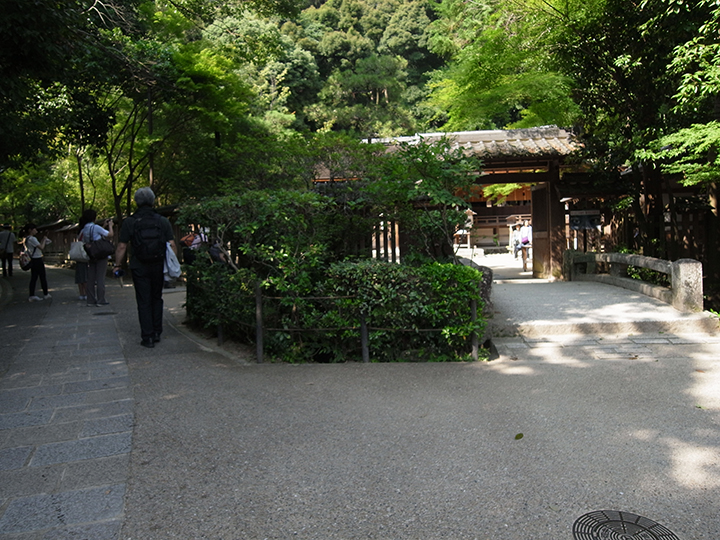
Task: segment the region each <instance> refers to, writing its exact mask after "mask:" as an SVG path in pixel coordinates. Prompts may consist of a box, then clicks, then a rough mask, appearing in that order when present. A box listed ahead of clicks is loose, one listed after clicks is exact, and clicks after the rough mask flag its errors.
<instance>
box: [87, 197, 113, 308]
mask: <svg viewBox="0 0 720 540" xmlns="http://www.w3.org/2000/svg"><path fill="white" fill-rule="evenodd" d="M96 219H97V212H96V211H95V210H92V209H90V208H88V209H87V210H85V211H84V212H83V215H82V216H81V217H80V227H81V231H82V232H81V234H82V239H83V240H82V241H83V242H85V243H90V242H94V241H95V240H100V239H101V238H109V237H111V236H113V222H112V220H111V219H108V220H106V221H105V223H104V225H105V226H104V227H101V226H100V225H97V224H96V223H95V220H96ZM107 263H108V261H107V256H105V257H103V258H101V259H90V261H89V262H88V263H87V265H88V266H87V281H86V283H85V296H86V297H87V305H88V306H106V305H108V304H109V303H110V302H108V301H107V300H106V298H105V274H107Z"/></svg>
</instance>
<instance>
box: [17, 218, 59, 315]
mask: <svg viewBox="0 0 720 540" xmlns="http://www.w3.org/2000/svg"><path fill="white" fill-rule="evenodd" d="M37 232H38V231H37V226H36V225H35V224H34V223H28V224H27V225H25V240H24V241H23V243H24V244H25V249H26V250H27V252H28V253H30V259H31V261H30V297H29V298H28V300H29V301H30V302H39V301H40V300H46V299H48V298H52V297H51V296H50V293H49V292H48V284H47V275H46V274H45V261H44V260H43V252H42V250H43V249H45V246H46V245H48V244H49V243H50V240H48V237H47V236H46V237H44V238H43V239H42V241H40V240H38V239H37V238H36V237H35V235H36V234H37ZM38 278H39V279H40V286H41V287H42V290H43V298H40V297H39V296H36V295H35V285H36V284H37V280H38Z"/></svg>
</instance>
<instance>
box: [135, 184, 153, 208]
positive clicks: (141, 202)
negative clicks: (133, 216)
mask: <svg viewBox="0 0 720 540" xmlns="http://www.w3.org/2000/svg"><path fill="white" fill-rule="evenodd" d="M135 202H136V203H137V205H138V206H152V205H153V204H155V194H154V193H153V190H152V189H150V188H149V187H141V188H140V189H138V190H137V191H136V192H135Z"/></svg>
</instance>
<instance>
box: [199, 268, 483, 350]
mask: <svg viewBox="0 0 720 540" xmlns="http://www.w3.org/2000/svg"><path fill="white" fill-rule="evenodd" d="M206 260H207V258H202V257H201V258H200V262H199V264H196V265H193V266H192V267H190V268H189V270H188V280H189V284H188V302H187V309H188V316H189V317H190V319H191V320H193V321H194V322H196V323H199V324H201V325H202V326H204V327H206V328H212V327H214V326H216V325H217V324H223V328H224V330H225V333H226V334H228V335H232V336H234V337H236V338H238V339H241V340H243V341H246V342H252V341H254V335H255V334H254V325H255V301H254V297H253V289H254V283H255V281H256V280H257V279H258V278H257V276H256V275H253V274H252V273H251V272H247V271H241V272H235V273H231V272H228V271H227V267H224V266H223V265H220V264H210V263H208V262H206ZM481 278H482V275H481V273H480V272H478V271H477V270H474V269H472V268H468V267H464V266H458V265H453V264H439V263H432V264H428V265H425V266H421V267H407V266H403V265H398V264H392V263H385V262H380V261H375V260H366V261H360V262H342V263H337V264H334V265H332V266H331V267H330V268H328V270H327V273H326V275H325V277H324V279H323V280H322V281H321V282H319V283H317V285H316V287H315V288H314V290H313V294H312V295H308V294H307V292H306V289H305V287H304V286H301V287H299V288H298V289H297V290H293V289H292V288H288V287H287V286H286V287H285V288H284V289H283V290H282V291H279V290H278V289H277V288H276V287H275V286H274V285H273V283H272V282H270V281H265V282H263V295H264V298H263V326H264V327H265V328H266V329H268V330H267V332H266V334H265V338H264V345H265V348H266V353H267V354H268V355H269V356H273V357H275V358H278V359H280V360H283V361H289V362H302V361H323V362H342V361H346V360H352V359H356V360H359V359H360V358H361V357H362V356H361V354H362V353H361V346H360V324H361V323H360V321H361V319H362V318H364V319H365V321H366V322H367V325H368V327H369V345H370V354H371V357H372V359H373V360H374V361H453V360H467V359H469V357H470V352H471V344H472V341H471V338H472V335H473V333H477V334H478V335H481V334H482V332H483V329H484V324H485V323H484V321H483V320H482V319H480V318H478V319H477V320H476V321H474V322H473V321H472V320H471V313H470V301H471V300H475V301H477V302H478V313H479V312H480V311H481V309H482V304H481V300H480V295H479V291H480V281H481ZM211 283H214V285H213V286H209V284H211ZM285 285H287V283H285Z"/></svg>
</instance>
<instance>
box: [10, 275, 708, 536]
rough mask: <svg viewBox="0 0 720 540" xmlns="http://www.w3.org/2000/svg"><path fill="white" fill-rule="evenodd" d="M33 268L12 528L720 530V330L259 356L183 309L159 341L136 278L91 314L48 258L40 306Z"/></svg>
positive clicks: (75, 532) (16, 364) (23, 342)
mask: <svg viewBox="0 0 720 540" xmlns="http://www.w3.org/2000/svg"><path fill="white" fill-rule="evenodd" d="M18 274H19V275H18V276H16V277H14V278H13V281H12V282H10V281H9V280H0V285H1V286H2V287H3V291H4V293H8V292H10V293H11V294H12V297H11V299H10V300H8V298H7V296H8V295H7V294H4V295H3V300H2V301H1V302H0V540H65V539H67V540H69V539H74V540H83V539H86V540H117V539H119V538H122V539H123V540H131V539H134V540H138V539H142V540H148V539H158V540H160V539H165V538H183V539H195V538H197V539H200V538H224V539H233V540H237V539H239V538H286V537H289V536H295V537H303V538H312V539H316V538H317V539H323V540H325V539H327V538H340V539H349V538H361V537H362V538H393V539H399V538H407V539H420V538H422V539H423V540H428V539H430V538H453V539H454V540H457V539H464V538H482V539H489V538H493V540H521V539H522V540H526V539H538V540H556V539H559V538H568V539H569V538H570V535H569V528H570V526H571V524H572V521H573V519H575V518H577V517H578V516H580V515H581V514H582V513H584V512H586V511H589V510H597V509H599V508H600V507H601V506H602V507H604V506H606V505H610V506H613V507H618V508H619V509H627V510H629V511H633V510H634V511H636V512H638V513H640V514H643V515H646V516H647V517H649V518H653V519H656V520H658V521H660V522H662V523H663V524H665V525H667V526H669V527H670V528H671V529H672V530H673V531H674V532H676V533H677V534H679V535H680V537H681V538H686V539H687V540H689V539H690V538H694V539H695V540H698V539H700V538H703V539H705V538H707V539H708V540H717V538H720V522H719V521H718V520H717V512H716V499H717V497H716V495H717V494H718V493H720V470H719V469H718V463H720V461H718V455H720V454H718V452H719V450H718V448H720V445H719V444H718V441H719V440H720V439H718V436H719V435H718V434H719V433H720V430H718V425H720V418H719V417H718V415H717V413H718V411H720V393H719V392H718V391H717V388H718V382H719V381H720V366H719V365H718V360H717V359H718V354H719V353H718V351H720V336H718V334H717V333H716V334H705V333H697V334H673V333H658V332H655V333H652V334H650V333H637V334H632V333H624V334H612V335H605V336H598V335H549V336H545V337H542V338H538V337H528V336H525V337H522V336H512V337H496V338H494V339H493V341H494V343H495V345H496V347H497V349H498V351H499V353H500V358H499V359H498V360H497V361H494V362H490V363H478V364H472V363H469V364H456V365H440V364H422V365H421V364H405V365H373V364H371V365H364V364H361V363H357V364H355V363H349V364H347V365H341V366H325V365H308V366H286V365H281V366H277V365H275V366H273V365H256V364H254V363H253V360H252V355H250V356H249V358H250V361H249V362H243V361H242V360H241V359H239V358H237V356H235V357H233V355H232V354H229V353H228V351H227V350H224V351H223V350H219V349H218V348H217V347H213V344H212V342H209V341H207V340H202V339H201V338H199V337H198V336H195V335H191V334H190V333H189V332H187V331H182V333H180V332H179V331H178V332H176V330H178V327H179V324H178V320H175V321H174V323H173V322H172V320H169V321H168V323H170V324H175V326H171V327H170V328H167V329H166V331H167V332H168V333H170V334H171V335H170V336H168V338H167V339H166V337H165V335H164V337H163V342H162V343H161V344H160V345H161V346H160V347H156V348H155V349H153V350H151V351H147V350H144V349H143V348H142V347H140V346H139V345H138V344H137V342H136V340H137V339H138V329H137V328H136V321H135V319H136V316H135V311H134V298H133V293H132V288H131V287H125V288H122V289H121V288H119V286H118V284H117V282H111V283H110V284H109V286H111V287H114V288H113V289H112V290H111V291H110V294H109V299H110V302H111V304H110V306H106V307H104V308H88V307H85V306H84V305H83V304H82V303H81V302H79V301H77V300H76V298H77V296H76V294H77V293H76V288H75V285H74V284H73V279H72V277H73V275H72V272H70V271H68V270H63V269H54V268H50V269H49V279H50V287H51V291H52V294H53V299H52V301H46V302H38V303H28V302H27V292H26V287H27V281H28V278H29V276H28V274H27V273H19V272H18ZM10 285H12V287H11V286H10ZM182 298H183V295H182V293H181V292H178V294H172V295H167V300H166V313H167V314H168V318H169V319H172V315H173V314H176V316H177V317H178V318H179V320H181V318H182V308H181V305H182ZM217 353H221V354H217ZM578 368H582V369H578ZM648 385H652V386H648ZM651 389H652V390H651ZM607 419H611V420H612V421H611V422H608V421H606V420H607ZM520 433H524V437H523V438H522V442H518V439H517V436H516V434H517V435H519V434H520ZM618 434H619V436H618ZM570 435H572V436H570ZM488 456H491V458H492V459H488ZM542 531H544V532H542ZM558 531H560V532H558ZM682 533H686V534H690V536H685V535H683V534H682Z"/></svg>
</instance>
